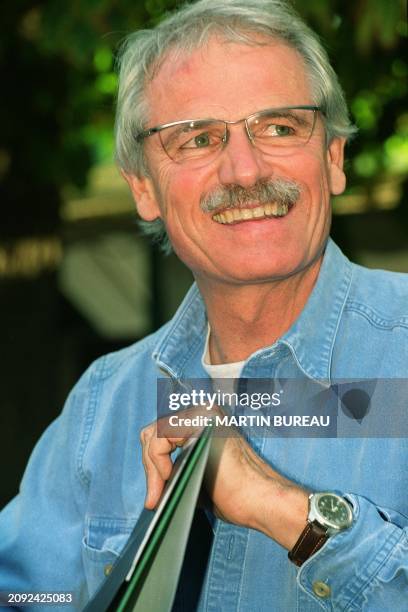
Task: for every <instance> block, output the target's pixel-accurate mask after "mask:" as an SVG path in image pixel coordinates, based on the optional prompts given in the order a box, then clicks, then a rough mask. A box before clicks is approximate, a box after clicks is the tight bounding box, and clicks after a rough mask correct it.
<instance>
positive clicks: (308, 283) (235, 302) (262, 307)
mask: <svg viewBox="0 0 408 612" xmlns="http://www.w3.org/2000/svg"><path fill="white" fill-rule="evenodd" d="M321 262H322V257H320V258H319V259H318V260H317V261H315V262H314V263H313V264H312V265H311V266H310V267H308V268H307V269H305V270H302V271H301V272H299V273H298V274H295V275H293V276H291V277H289V278H286V279H283V280H275V281H271V282H267V283H259V284H251V285H232V284H228V285H227V284H225V283H220V282H214V281H213V280H212V279H210V280H209V279H203V278H196V281H197V284H198V286H199V288H200V291H201V293H202V296H203V299H204V302H205V306H206V310H207V316H208V321H209V324H210V328H211V334H210V342H209V350H210V357H211V363H212V364H214V365H216V364H220V363H231V362H235V361H243V360H245V359H247V358H248V357H249V356H250V355H251V354H252V353H254V352H255V351H257V350H259V349H262V348H264V347H266V346H270V345H272V344H273V343H274V342H275V341H276V340H277V339H278V338H280V337H281V336H282V335H283V334H284V333H285V332H286V331H287V330H288V329H289V328H290V327H291V326H292V325H293V323H294V322H295V321H296V319H297V318H298V316H299V315H300V313H301V312H302V310H303V308H304V306H305V304H306V302H307V299H308V298H309V295H310V294H311V292H312V289H313V287H314V285H315V283H316V280H317V277H318V274H319V270H320V266H321Z"/></svg>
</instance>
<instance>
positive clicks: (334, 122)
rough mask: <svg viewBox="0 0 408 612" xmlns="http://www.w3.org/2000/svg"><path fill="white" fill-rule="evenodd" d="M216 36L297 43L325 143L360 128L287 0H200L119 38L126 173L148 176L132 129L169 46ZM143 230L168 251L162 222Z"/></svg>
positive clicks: (120, 141) (119, 128)
mask: <svg viewBox="0 0 408 612" xmlns="http://www.w3.org/2000/svg"><path fill="white" fill-rule="evenodd" d="M214 35H217V36H219V37H220V38H221V39H222V40H225V41H228V42H235V43H241V44H247V45H260V44H265V38H270V39H274V40H276V39H278V40H282V41H283V42H285V43H286V44H288V45H289V46H290V47H292V48H294V49H296V50H297V51H298V53H299V54H300V55H301V57H302V58H303V61H304V63H305V67H306V71H307V75H308V78H309V82H310V86H311V92H312V102H313V104H315V105H316V106H320V107H321V109H322V111H323V113H324V117H325V124H326V135H327V140H328V142H330V140H331V139H332V138H334V137H345V138H346V139H348V138H350V137H351V136H352V135H353V134H354V133H355V132H356V131H357V130H356V127H355V126H354V125H353V124H352V123H351V122H350V119H349V114H348V110H347V105H346V101H345V98H344V94H343V91H342V88H341V86H340V83H339V81H338V79H337V76H336V73H335V72H334V70H333V68H332V67H331V65H330V61H329V58H328V56H327V53H326V51H325V50H324V48H323V47H322V45H321V43H320V41H319V38H318V36H317V35H316V34H315V33H314V32H313V31H312V30H311V29H310V28H309V27H308V26H307V25H306V24H305V22H304V21H303V20H302V19H301V18H300V17H299V15H298V14H297V13H296V11H295V10H294V9H293V7H292V6H291V5H290V4H289V3H288V2H287V1H286V0H198V1H197V2H194V3H192V4H186V5H184V6H183V7H182V8H180V9H179V10H176V11H175V12H174V13H173V14H171V15H169V16H167V17H166V18H165V19H164V20H163V21H161V22H160V23H159V25H157V26H156V27H155V28H154V29H151V30H139V31H137V32H135V33H133V34H131V35H129V36H128V37H127V38H126V40H125V41H124V43H123V44H122V47H121V50H120V53H119V56H118V66H119V91H118V98H117V112H116V122H115V138H116V161H117V163H118V165H119V166H120V168H122V169H123V170H124V171H125V172H127V173H129V174H136V175H138V176H141V175H148V168H147V165H146V162H145V159H144V153H143V142H142V143H137V142H136V140H135V134H137V133H138V132H140V131H141V130H143V129H145V128H146V126H147V122H148V119H149V114H148V105H147V101H146V99H145V95H144V93H145V85H146V84H147V83H148V82H149V81H150V80H152V79H153V78H154V75H155V74H156V73H157V71H158V69H159V67H160V65H161V63H162V62H163V60H164V59H165V57H166V56H167V54H168V53H169V51H170V50H171V51H173V52H176V53H178V54H188V53H191V52H193V51H194V50H195V49H197V48H200V47H202V46H203V45H205V44H206V43H207V42H208V40H209V39H210V38H211V37H212V36H214ZM260 36H261V37H262V38H261V40H260ZM262 39H263V40H262ZM143 229H144V231H145V232H146V233H148V234H150V235H151V236H152V237H156V239H157V240H158V241H160V240H161V241H162V248H163V250H165V251H167V252H169V250H170V249H171V247H170V243H169V242H168V238H166V232H165V229H164V225H163V223H162V222H161V220H155V221H153V222H150V223H146V222H144V223H143ZM163 239H164V242H163ZM169 247H170V248H169Z"/></svg>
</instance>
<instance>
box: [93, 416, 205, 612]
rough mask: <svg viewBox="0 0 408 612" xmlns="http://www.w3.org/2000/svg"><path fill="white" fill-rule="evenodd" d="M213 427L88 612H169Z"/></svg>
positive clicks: (183, 456)
mask: <svg viewBox="0 0 408 612" xmlns="http://www.w3.org/2000/svg"><path fill="white" fill-rule="evenodd" d="M210 429H211V428H210V427H207V428H206V429H204V431H203V432H202V434H201V436H200V437H199V438H195V439H191V440H189V441H188V442H187V444H186V445H185V446H184V448H183V450H182V452H181V453H180V455H179V457H178V458H177V460H176V462H175V464H174V468H173V472H172V475H171V478H170V479H169V481H168V483H167V485H166V488H165V490H164V492H163V495H162V497H161V500H160V502H159V504H158V506H157V509H156V510H154V511H152V510H146V509H145V510H144V511H143V512H142V514H141V516H140V519H139V520H138V522H137V523H136V525H135V527H134V529H133V531H132V533H131V535H130V537H129V539H128V542H127V544H126V546H125V548H124V550H123V552H122V554H121V556H120V557H119V559H118V560H117V562H116V563H115V565H114V566H113V569H112V571H111V573H110V574H109V576H108V577H107V579H106V580H105V581H104V582H103V584H102V585H101V587H100V589H99V590H98V591H97V592H96V594H95V595H94V597H93V598H92V599H91V600H90V602H89V603H88V604H87V606H86V607H85V609H84V610H85V612H104V611H105V610H109V611H117V612H146V610H148V611H149V612H170V611H171V609H172V606H173V601H174V597H175V594H176V590H177V585H178V580H179V576H180V572H181V568H182V565H183V559H184V554H185V550H186V547H187V542H188V537H189V533H190V528H191V524H192V520H193V516H194V511H195V509H196V505H197V500H198V496H199V493H200V489H201V484H202V480H203V477H204V471H205V466H206V463H207V458H208V453H209V448H210Z"/></svg>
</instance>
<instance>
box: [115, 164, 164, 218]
mask: <svg viewBox="0 0 408 612" xmlns="http://www.w3.org/2000/svg"><path fill="white" fill-rule="evenodd" d="M121 174H122V176H123V178H124V179H125V181H126V182H127V184H128V185H129V188H130V191H131V192H132V195H133V199H134V201H135V203H136V209H137V212H138V213H139V215H140V216H141V217H142V219H144V221H154V220H155V219H157V218H158V217H161V212H160V207H159V205H158V203H157V199H156V195H155V192H154V189H153V185H152V181H151V179H150V178H149V177H147V176H142V177H138V176H136V175H135V174H128V173H127V172H125V171H124V170H121Z"/></svg>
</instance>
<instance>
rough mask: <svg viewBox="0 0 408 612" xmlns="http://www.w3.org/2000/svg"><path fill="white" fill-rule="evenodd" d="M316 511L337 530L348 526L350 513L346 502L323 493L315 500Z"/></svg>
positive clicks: (335, 496)
mask: <svg viewBox="0 0 408 612" xmlns="http://www.w3.org/2000/svg"><path fill="white" fill-rule="evenodd" d="M317 509H318V510H319V513H320V514H321V515H322V517H324V518H325V519H326V520H327V521H330V523H332V524H333V525H335V526H336V527H337V528H338V529H343V528H344V527H348V526H349V525H350V519H351V513H350V509H349V506H348V505H347V502H346V501H344V499H342V498H341V497H338V496H337V495H333V494H332V493H324V494H323V495H321V496H320V497H319V499H318V500H317Z"/></svg>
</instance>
